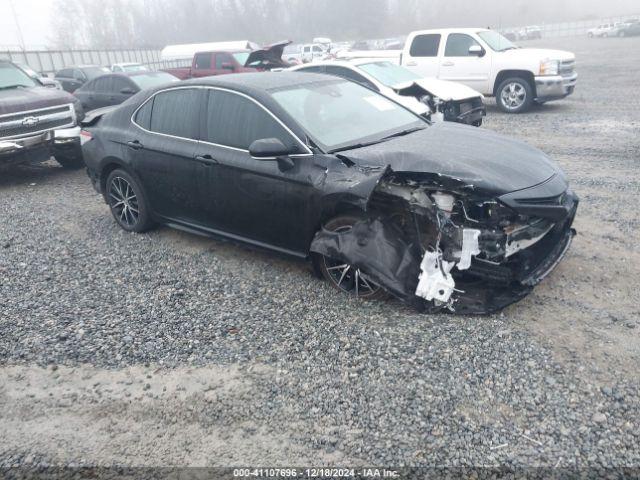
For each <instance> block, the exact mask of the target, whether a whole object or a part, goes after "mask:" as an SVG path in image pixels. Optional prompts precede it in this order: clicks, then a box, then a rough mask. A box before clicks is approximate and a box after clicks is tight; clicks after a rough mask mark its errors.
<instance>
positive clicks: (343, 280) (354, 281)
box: [313, 215, 389, 300]
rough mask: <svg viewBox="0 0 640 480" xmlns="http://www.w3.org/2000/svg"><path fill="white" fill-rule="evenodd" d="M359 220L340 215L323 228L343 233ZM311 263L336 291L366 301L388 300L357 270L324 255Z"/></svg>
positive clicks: (352, 216) (358, 217)
mask: <svg viewBox="0 0 640 480" xmlns="http://www.w3.org/2000/svg"><path fill="white" fill-rule="evenodd" d="M360 220H362V217H361V216H359V215H341V216H339V217H336V218H334V219H332V220H330V221H329V222H327V223H326V224H325V226H324V228H325V229H327V230H329V231H332V232H345V231H349V230H351V228H352V227H353V225H354V224H355V223H356V222H358V221H360ZM313 261H314V263H315V264H316V268H317V269H318V270H319V271H320V273H321V274H322V276H323V277H324V278H325V280H327V281H328V282H329V283H330V284H331V286H332V287H334V288H335V289H336V290H340V291H341V292H343V293H347V294H350V295H355V296H356V297H358V298H363V299H367V300H383V299H387V298H389V294H388V293H387V292H386V291H384V290H383V289H382V288H381V287H380V286H379V285H377V284H376V283H375V282H373V281H372V280H371V279H370V278H368V277H367V276H366V274H364V273H363V272H362V271H361V270H360V269H359V268H355V267H353V266H352V265H349V264H346V263H344V262H342V261H340V260H337V259H334V258H329V257H325V256H324V255H314V257H313Z"/></svg>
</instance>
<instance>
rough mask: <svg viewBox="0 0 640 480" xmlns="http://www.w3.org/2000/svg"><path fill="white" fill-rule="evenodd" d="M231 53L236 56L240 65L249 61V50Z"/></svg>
mask: <svg viewBox="0 0 640 480" xmlns="http://www.w3.org/2000/svg"><path fill="white" fill-rule="evenodd" d="M231 55H233V58H235V59H236V61H237V62H238V63H239V64H240V65H244V64H245V63H247V59H248V58H249V52H236V53H232V54H231Z"/></svg>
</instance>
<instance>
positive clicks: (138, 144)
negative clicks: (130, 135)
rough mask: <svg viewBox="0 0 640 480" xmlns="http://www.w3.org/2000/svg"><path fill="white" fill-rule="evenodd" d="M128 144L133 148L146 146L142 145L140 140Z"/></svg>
mask: <svg viewBox="0 0 640 480" xmlns="http://www.w3.org/2000/svg"><path fill="white" fill-rule="evenodd" d="M127 145H128V146H129V148H133V149H134V150H141V149H143V148H144V145H142V144H141V143H140V142H139V141H138V140H132V141H130V142H127Z"/></svg>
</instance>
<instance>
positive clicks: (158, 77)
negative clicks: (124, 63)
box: [130, 72, 180, 90]
mask: <svg viewBox="0 0 640 480" xmlns="http://www.w3.org/2000/svg"><path fill="white" fill-rule="evenodd" d="M130 78H131V80H133V81H134V83H135V84H136V85H138V87H140V90H145V89H147V88H151V87H157V86H158V85H162V84H164V83H172V82H179V81H180V80H178V78H176V77H174V76H173V75H171V74H170V73H164V72H149V73H147V74H144V75H134V76H132V77H130Z"/></svg>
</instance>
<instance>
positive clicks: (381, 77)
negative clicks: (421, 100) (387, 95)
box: [358, 62, 420, 87]
mask: <svg viewBox="0 0 640 480" xmlns="http://www.w3.org/2000/svg"><path fill="white" fill-rule="evenodd" d="M358 68H360V69H361V70H363V71H365V72H366V73H368V74H369V75H371V76H372V77H373V78H375V79H376V80H378V81H379V82H380V83H382V84H383V85H386V86H387V87H392V86H394V85H398V84H399V83H404V82H413V81H414V80H419V79H420V75H417V74H415V73H413V72H412V71H410V70H407V69H406V68H404V67H401V66H400V65H394V64H393V63H391V62H372V63H364V64H362V65H359V66H358Z"/></svg>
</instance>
